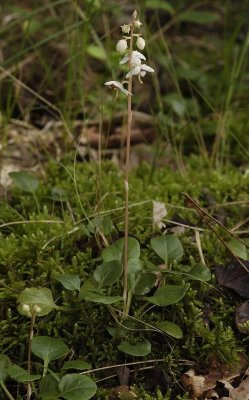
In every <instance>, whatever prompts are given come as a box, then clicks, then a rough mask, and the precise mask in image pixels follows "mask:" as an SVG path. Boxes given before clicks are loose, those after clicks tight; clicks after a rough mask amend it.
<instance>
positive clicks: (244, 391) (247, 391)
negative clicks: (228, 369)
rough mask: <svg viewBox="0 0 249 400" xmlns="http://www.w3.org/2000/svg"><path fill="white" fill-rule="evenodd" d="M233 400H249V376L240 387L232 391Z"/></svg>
mask: <svg viewBox="0 0 249 400" xmlns="http://www.w3.org/2000/svg"><path fill="white" fill-rule="evenodd" d="M230 396H231V399H232V400H249V376H248V377H247V378H246V379H244V380H243V381H242V382H241V383H240V385H239V386H238V387H237V388H236V389H233V390H231V391H230Z"/></svg>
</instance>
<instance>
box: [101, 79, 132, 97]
mask: <svg viewBox="0 0 249 400" xmlns="http://www.w3.org/2000/svg"><path fill="white" fill-rule="evenodd" d="M105 85H106V86H110V87H111V88H112V89H119V90H121V92H123V93H125V94H126V95H127V96H128V94H130V95H132V93H130V92H128V90H126V89H125V88H124V86H123V85H122V83H121V82H118V81H108V82H105Z"/></svg>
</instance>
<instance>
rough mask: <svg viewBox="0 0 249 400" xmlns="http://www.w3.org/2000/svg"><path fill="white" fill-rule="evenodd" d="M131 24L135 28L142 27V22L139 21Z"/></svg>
mask: <svg viewBox="0 0 249 400" xmlns="http://www.w3.org/2000/svg"><path fill="white" fill-rule="evenodd" d="M133 24H134V26H135V27H136V28H140V26H141V25H143V24H142V22H140V21H139V19H138V20H137V21H134V22H133Z"/></svg>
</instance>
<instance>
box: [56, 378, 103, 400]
mask: <svg viewBox="0 0 249 400" xmlns="http://www.w3.org/2000/svg"><path fill="white" fill-rule="evenodd" d="M59 390H60V397H62V398H63V399H66V400H88V399H90V398H91V397H93V396H94V394H95V393H96V390H97V386H96V384H95V382H94V381H93V380H92V379H90V378H88V376H84V375H80V374H67V375H65V376H63V378H62V379H61V381H60V383H59Z"/></svg>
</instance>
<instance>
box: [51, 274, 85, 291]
mask: <svg viewBox="0 0 249 400" xmlns="http://www.w3.org/2000/svg"><path fill="white" fill-rule="evenodd" d="M56 279H57V281H59V282H60V283H61V284H62V285H63V286H64V288H65V289H67V290H78V291H80V277H79V276H78V275H75V274H60V275H57V277H56Z"/></svg>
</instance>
